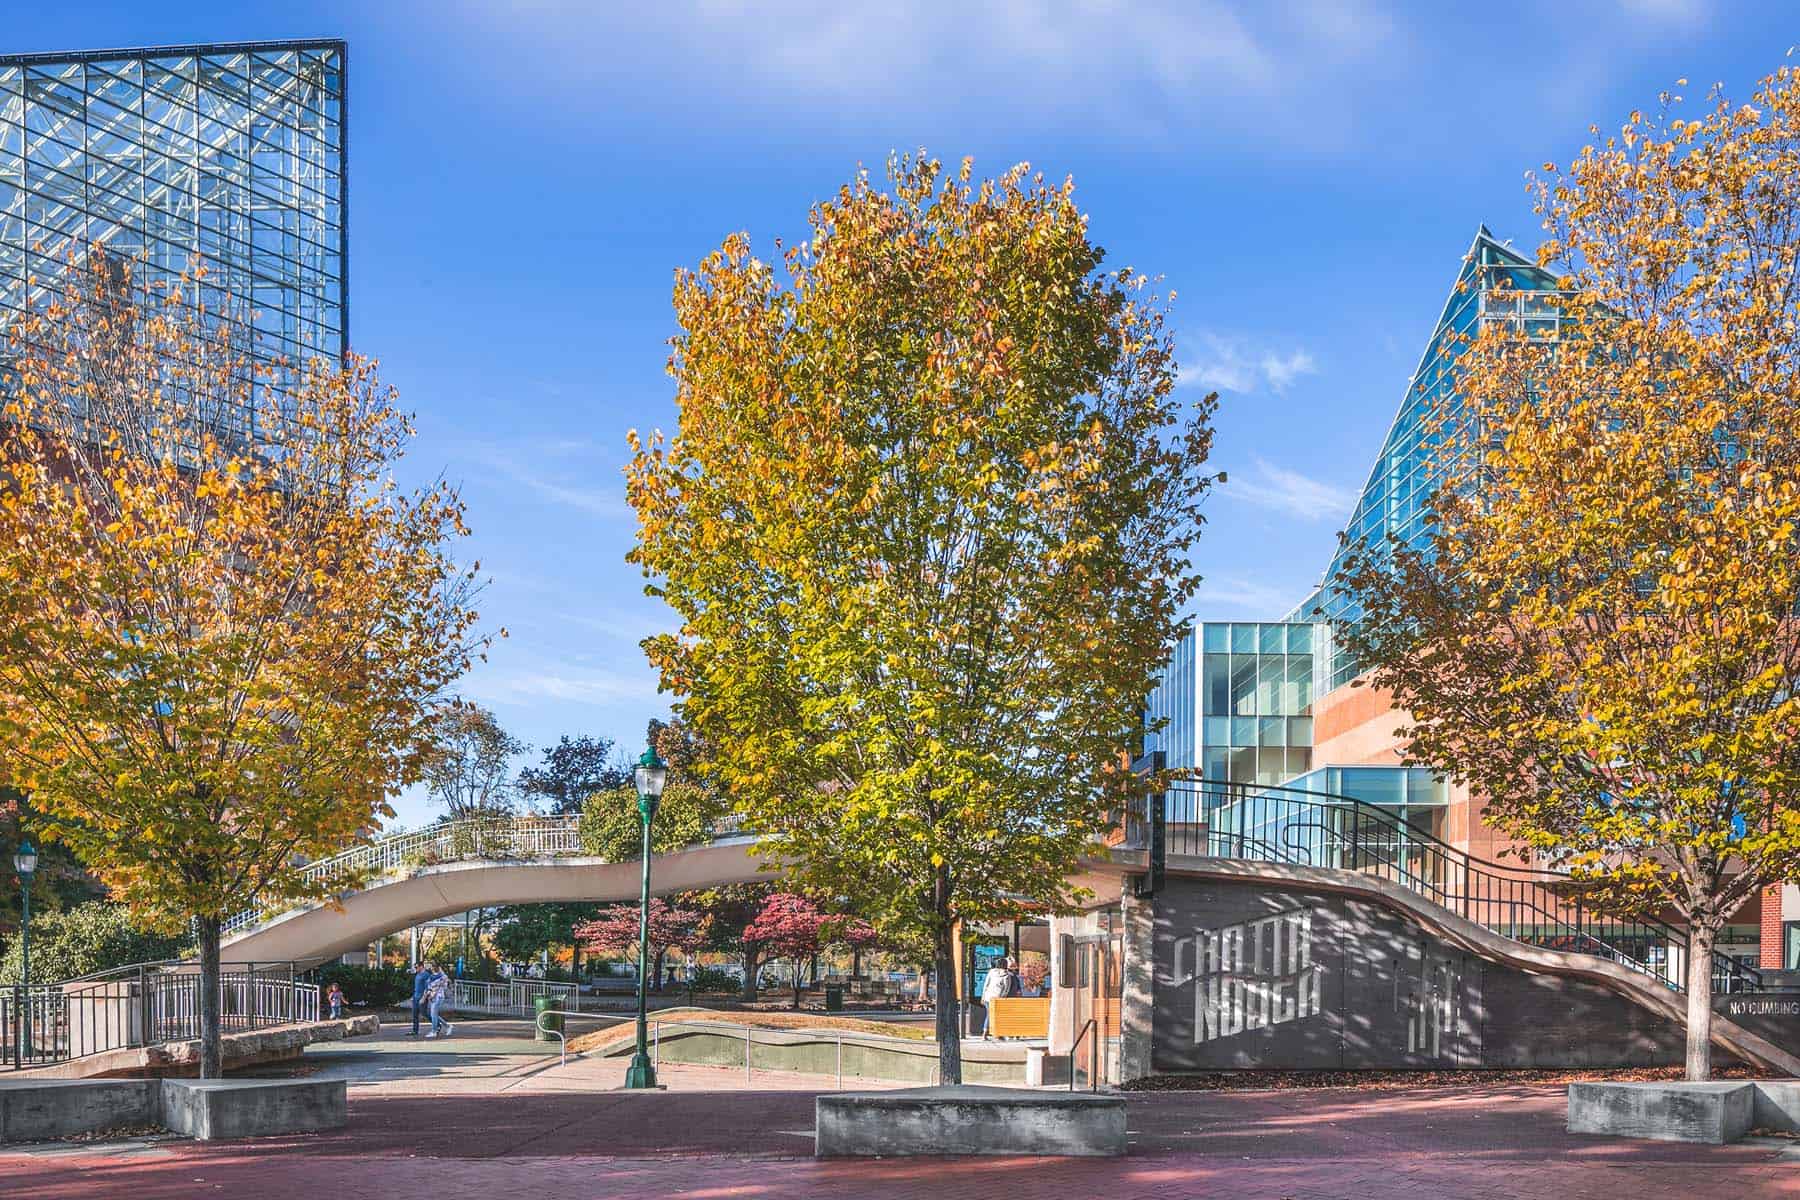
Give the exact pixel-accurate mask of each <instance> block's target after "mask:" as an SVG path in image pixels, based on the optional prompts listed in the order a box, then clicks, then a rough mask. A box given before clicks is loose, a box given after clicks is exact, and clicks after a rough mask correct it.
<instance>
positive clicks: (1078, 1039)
mask: <svg viewBox="0 0 1800 1200" xmlns="http://www.w3.org/2000/svg"><path fill="white" fill-rule="evenodd" d="M1090 1033H1091V1034H1093V1035H1094V1040H1093V1042H1092V1043H1091V1047H1092V1048H1091V1050H1090V1056H1091V1058H1092V1061H1091V1062H1090V1063H1089V1064H1088V1090H1089V1091H1090V1092H1097V1091H1099V1090H1100V1022H1099V1020H1098V1019H1097V1018H1095V1017H1089V1018H1088V1019H1087V1022H1086V1023H1085V1024H1084V1025H1082V1027H1081V1032H1080V1033H1078V1034H1076V1035H1075V1041H1074V1043H1073V1044H1072V1045H1070V1047H1069V1090H1070V1091H1071V1092H1072V1091H1074V1090H1075V1063H1076V1055H1078V1054H1079V1053H1080V1052H1081V1043H1082V1040H1083V1039H1085V1038H1086V1037H1087V1035H1088V1034H1090Z"/></svg>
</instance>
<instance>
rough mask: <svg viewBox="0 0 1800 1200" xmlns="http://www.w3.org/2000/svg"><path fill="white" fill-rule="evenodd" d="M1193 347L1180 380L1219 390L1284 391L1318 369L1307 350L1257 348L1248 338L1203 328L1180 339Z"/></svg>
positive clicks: (1196, 385)
mask: <svg viewBox="0 0 1800 1200" xmlns="http://www.w3.org/2000/svg"><path fill="white" fill-rule="evenodd" d="M1183 340H1184V341H1186V342H1188V343H1189V344H1190V346H1192V347H1193V349H1192V350H1190V351H1189V352H1188V353H1189V354H1190V358H1189V361H1188V363H1187V364H1186V365H1185V366H1183V367H1182V368H1181V382H1182V383H1183V384H1187V385H1191V386H1194V387H1202V388H1206V389H1208V390H1211V391H1220V392H1241V393H1244V392H1254V391H1257V390H1258V389H1260V388H1264V387H1266V388H1268V389H1269V390H1271V391H1275V392H1285V391H1286V390H1287V389H1288V387H1289V385H1290V384H1292V383H1293V382H1294V380H1296V379H1298V378H1300V377H1301V376H1302V375H1312V374H1315V373H1317V371H1318V369H1319V368H1318V363H1317V362H1316V361H1315V360H1314V359H1313V356H1312V353H1311V352H1310V351H1308V350H1305V349H1302V348H1299V347H1296V348H1294V349H1292V350H1287V351H1285V352H1284V351H1278V350H1272V349H1267V348H1259V347H1257V346H1255V345H1253V344H1252V343H1251V342H1250V341H1249V340H1248V339H1245V338H1241V337H1227V336H1224V335H1222V334H1217V333H1212V332H1210V331H1206V330H1203V331H1201V332H1200V333H1197V334H1194V335H1193V336H1192V337H1189V338H1185V339H1183Z"/></svg>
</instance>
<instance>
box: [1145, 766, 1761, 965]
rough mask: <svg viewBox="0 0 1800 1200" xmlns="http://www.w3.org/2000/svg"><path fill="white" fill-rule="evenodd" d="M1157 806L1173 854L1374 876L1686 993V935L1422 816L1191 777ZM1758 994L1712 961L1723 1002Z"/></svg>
mask: <svg viewBox="0 0 1800 1200" xmlns="http://www.w3.org/2000/svg"><path fill="white" fill-rule="evenodd" d="M1151 803H1153V804H1154V803H1160V804H1161V805H1163V809H1164V811H1163V813H1162V814H1161V815H1162V817H1163V825H1164V829H1163V834H1162V839H1163V852H1164V854H1165V855H1192V856H1201V857H1212V858H1234V859H1242V860H1248V861H1254V862H1273V863H1282V864H1286V865H1291V866H1311V867H1329V868H1333V869H1336V870H1343V871H1354V872H1357V873H1360V874H1364V875H1372V876H1377V877H1380V878H1382V879H1385V880H1388V881H1389V882H1392V883H1397V884H1399V885H1401V886H1402V887H1405V888H1407V889H1408V890H1410V891H1413V892H1417V893H1418V894H1420V895H1421V896H1424V897H1425V898H1426V899H1429V900H1431V901H1432V902H1433V903H1435V904H1437V905H1439V906H1440V907H1443V908H1446V909H1448V910H1450V911H1451V912H1453V913H1456V914H1457V915H1458V916H1461V917H1463V918H1465V919H1467V920H1469V921H1473V922H1474V923H1475V924H1477V925H1481V926H1483V927H1485V928H1487V929H1489V930H1491V931H1492V932H1494V933H1498V934H1500V935H1501V936H1503V937H1506V938H1510V939H1511V940H1513V941H1517V942H1520V943H1522V944H1525V945H1531V946H1540V947H1544V948H1548V949H1556V950H1566V951H1571V952H1574V953H1579V954H1591V955H1594V956H1595V957H1598V958H1604V959H1607V960H1609V961H1612V962H1615V963H1618V964H1619V965H1621V966H1624V967H1627V968H1628V969H1631V970H1634V971H1638V972H1640V973H1642V974H1644V975H1647V976H1649V977H1651V978H1653V979H1656V980H1657V981H1659V982H1661V983H1663V984H1666V985H1667V986H1669V987H1671V988H1673V989H1675V990H1677V991H1680V990H1682V989H1683V988H1684V979H1685V969H1684V968H1685V963H1686V958H1687V936H1686V934H1685V933H1684V932H1683V931H1681V930H1680V929H1677V928H1675V927H1673V926H1670V925H1668V924H1666V923H1665V922H1662V921H1659V920H1656V919H1654V918H1650V917H1635V918H1626V917H1619V916H1616V915H1613V914H1609V913H1606V912H1603V911H1601V910H1600V909H1598V908H1596V907H1595V906H1594V905H1593V904H1592V903H1591V902H1589V901H1588V900H1587V899H1586V898H1585V897H1583V896H1582V895H1581V892H1580V890H1579V885H1578V884H1576V883H1575V882H1574V881H1572V880H1571V879H1570V878H1569V877H1568V876H1566V875H1563V874H1561V873H1559V872H1555V871H1544V870H1538V869H1534V868H1530V867H1524V866H1513V865H1510V864H1506V863H1496V862H1490V861H1487V860H1484V859H1478V858H1475V857H1474V856H1472V855H1470V854H1468V853H1467V852H1465V851H1462V850H1459V849H1457V848H1455V847H1453V846H1451V845H1449V844H1448V843H1446V842H1443V841H1441V840H1440V839H1439V838H1438V837H1437V836H1436V835H1434V834H1433V833H1432V832H1431V830H1430V829H1429V828H1427V827H1426V826H1425V825H1424V824H1422V823H1421V822H1420V821H1419V819H1418V818H1419V810H1417V809H1412V810H1407V811H1404V812H1403V811H1396V810H1394V809H1390V808H1385V807H1383V806H1381V805H1378V804H1372V803H1369V802H1367V801H1365V800H1361V799H1357V798H1356V797H1352V796H1341V795H1336V794H1331V793H1325V792H1314V791H1309V790H1306V789H1301V788H1290V787H1282V786H1278V785H1263V784H1246V783H1221V782H1218V781H1214V780H1206V779H1191V778H1186V779H1176V780H1174V781H1172V782H1171V783H1170V785H1169V791H1167V792H1166V793H1164V794H1162V795H1161V796H1153V797H1152V798H1151ZM1146 824H1148V822H1146ZM1140 837H1141V835H1140ZM1129 841H1130V835H1129V834H1128V843H1129ZM1140 845H1147V843H1140ZM1761 986H1762V977H1761V972H1759V971H1758V970H1757V969H1756V968H1754V967H1750V966H1747V965H1746V964H1743V963H1740V962H1738V961H1737V960H1736V959H1734V958H1732V957H1730V956H1729V955H1725V954H1719V953H1716V952H1715V954H1714V956H1713V990H1714V991H1715V992H1719V993H1724V992H1743V991H1756V990H1758V989H1759V988H1760V987H1761Z"/></svg>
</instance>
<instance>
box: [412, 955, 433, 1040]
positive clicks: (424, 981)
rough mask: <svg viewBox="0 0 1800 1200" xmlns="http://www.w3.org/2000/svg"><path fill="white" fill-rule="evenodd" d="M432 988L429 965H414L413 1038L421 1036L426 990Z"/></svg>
mask: <svg viewBox="0 0 1800 1200" xmlns="http://www.w3.org/2000/svg"><path fill="white" fill-rule="evenodd" d="M430 986H431V966H430V964H428V963H422V962H416V963H414V964H413V1014H412V1017H413V1027H412V1034H411V1036H413V1037H418V1036H419V1014H420V1013H422V1012H423V1011H424V1009H425V989H426V988H428V987H430Z"/></svg>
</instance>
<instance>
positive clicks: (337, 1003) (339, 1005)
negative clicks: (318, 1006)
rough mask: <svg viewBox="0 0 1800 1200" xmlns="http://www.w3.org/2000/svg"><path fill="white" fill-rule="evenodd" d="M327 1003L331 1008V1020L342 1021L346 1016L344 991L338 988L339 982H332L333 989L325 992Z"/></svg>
mask: <svg viewBox="0 0 1800 1200" xmlns="http://www.w3.org/2000/svg"><path fill="white" fill-rule="evenodd" d="M325 1003H326V1004H328V1005H330V1006H331V1019H332V1020H334V1021H338V1020H342V1019H343V1016H344V989H343V988H341V987H339V986H338V983H337V980H335V979H334V980H332V981H331V987H330V988H329V989H327V990H326V992H325Z"/></svg>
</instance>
